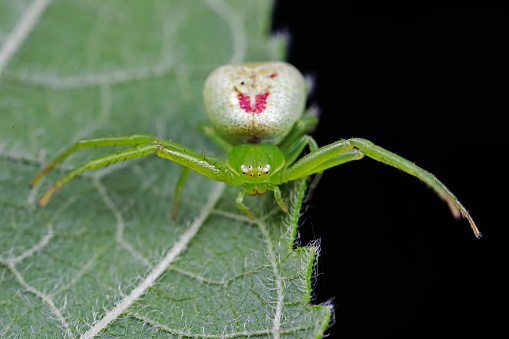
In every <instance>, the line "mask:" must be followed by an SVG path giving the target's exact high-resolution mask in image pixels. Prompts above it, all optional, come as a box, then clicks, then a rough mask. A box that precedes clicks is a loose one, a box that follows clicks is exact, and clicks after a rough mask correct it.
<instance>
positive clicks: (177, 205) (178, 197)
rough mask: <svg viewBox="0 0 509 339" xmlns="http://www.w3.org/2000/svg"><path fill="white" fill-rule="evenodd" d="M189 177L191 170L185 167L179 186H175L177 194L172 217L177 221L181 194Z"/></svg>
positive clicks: (174, 198)
mask: <svg viewBox="0 0 509 339" xmlns="http://www.w3.org/2000/svg"><path fill="white" fill-rule="evenodd" d="M188 175H189V168H188V167H185V166H183V167H182V171H181V172H180V176H179V180H178V182H177V186H175V194H174V195H173V208H172V210H171V217H172V219H175V218H176V217H177V213H178V210H179V207H180V192H181V191H182V188H183V187H184V184H185V183H186V179H187V176H188Z"/></svg>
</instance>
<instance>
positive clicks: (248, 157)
mask: <svg viewBox="0 0 509 339" xmlns="http://www.w3.org/2000/svg"><path fill="white" fill-rule="evenodd" d="M284 164H285V156H284V154H283V152H281V150H280V149H279V147H277V146H276V145H272V144H241V145H237V146H235V147H234V148H233V149H232V151H231V152H230V154H229V155H228V160H227V166H228V168H229V169H230V170H231V172H232V173H234V175H235V176H236V177H237V180H238V181H237V182H238V184H242V185H244V188H245V189H246V191H247V192H248V193H249V194H251V195H256V194H264V193H265V191H267V185H268V184H269V183H271V182H272V181H273V180H274V179H275V178H279V177H278V175H279V172H280V170H281V169H282V168H283V167H284ZM275 175H276V176H275Z"/></svg>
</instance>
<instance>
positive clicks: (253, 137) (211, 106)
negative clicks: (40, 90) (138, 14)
mask: <svg viewBox="0 0 509 339" xmlns="http://www.w3.org/2000/svg"><path fill="white" fill-rule="evenodd" d="M203 97H204V101H205V108H206V111H207V115H208V117H209V119H210V120H211V121H212V124H213V127H212V126H209V125H200V128H201V129H202V130H203V132H204V133H205V134H206V135H207V136H208V137H209V138H210V139H212V141H214V142H215V143H216V144H217V145H218V146H219V147H220V148H221V149H223V150H224V151H225V152H226V153H227V155H228V156H227V158H226V159H223V158H221V157H217V156H209V155H205V156H204V155H202V154H200V153H197V152H195V151H193V150H191V149H189V148H187V147H184V146H181V145H179V144H176V143H174V142H172V141H169V140H166V139H161V138H157V137H155V136H153V135H148V134H133V135H126V136H116V137H104V138H90V139H82V140H80V141H78V142H76V143H75V144H74V145H72V146H71V147H69V148H68V149H67V150H65V151H64V152H63V153H61V154H60V155H59V156H57V157H56V158H55V159H54V160H53V161H52V162H50V163H49V164H48V165H47V166H46V167H44V168H43V169H42V170H41V171H40V172H39V173H38V174H37V176H36V177H35V178H34V179H33V180H32V182H31V183H30V187H33V186H34V185H36V184H37V182H38V181H39V180H40V179H41V177H42V176H43V175H44V174H45V173H47V172H48V171H50V170H51V169H52V168H54V167H55V165H56V164H58V163H59V162H61V161H62V160H63V159H65V158H66V157H67V156H69V155H70V154H71V153H73V152H75V151H76V150H77V149H80V148H87V147H98V146H116V145H130V146H133V147H131V148H127V149H124V150H121V151H118V152H116V153H110V154H106V155H103V156H100V157H98V158H95V159H92V160H90V161H88V162H86V163H84V164H83V165H81V166H79V167H76V168H75V169H73V170H71V171H70V172H68V173H67V174H66V175H64V176H63V177H62V178H61V179H59V180H58V181H56V182H55V183H54V184H53V185H52V186H51V187H50V188H49V189H48V190H47V191H46V192H45V193H44V194H43V195H42V197H41V198H40V200H39V202H38V206H39V207H43V206H45V205H46V204H47V203H48V201H49V200H50V198H51V196H52V194H53V193H54V192H55V191H57V190H58V189H59V188H61V187H62V186H63V185H64V184H65V183H67V182H68V181H69V180H71V179H72V178H74V177H76V176H77V175H79V174H81V173H83V172H84V171H86V170H89V169H93V168H97V167H100V166H105V165H109V164H112V163H115V162H119V161H124V160H127V159H131V158H138V157H143V156H145V155H148V154H151V153H155V154H157V155H158V156H159V157H161V158H165V159H169V160H172V161H174V162H177V163H179V164H181V165H183V166H184V167H183V170H182V173H181V175H180V178H179V180H178V183H177V186H176V188H175V201H174V207H173V211H172V215H173V217H175V216H176V213H177V209H178V206H179V203H180V192H181V190H182V187H183V185H184V183H185V180H186V178H187V175H188V174H189V170H193V171H196V172H198V173H200V174H203V175H205V176H207V177H209V178H211V179H214V180H216V181H219V182H224V183H226V184H228V185H232V186H239V185H242V189H241V191H240V192H239V194H238V196H237V199H236V203H237V207H238V208H239V209H240V210H242V211H243V212H244V213H245V214H247V215H248V216H249V217H250V218H254V215H253V214H252V212H251V211H250V210H249V209H248V207H247V206H246V205H245V204H244V202H243V199H244V196H245V194H246V193H248V194H250V195H262V194H265V193H266V192H267V190H270V191H273V192H274V197H275V200H276V202H277V203H278V205H279V206H280V207H281V209H282V210H283V211H285V212H287V211H288V209H287V207H286V205H285V202H284V201H283V199H282V197H281V190H280V189H279V186H280V185H281V184H284V183H286V182H288V181H291V180H296V179H299V178H303V177H307V176H309V175H312V174H316V175H315V177H314V178H313V180H312V182H311V185H310V191H312V190H313V188H314V187H316V185H317V184H318V182H319V180H320V178H321V175H322V173H323V171H324V170H326V169H328V168H331V167H334V166H338V165H341V164H343V163H346V162H349V161H353V160H359V159H362V158H363V157H364V156H368V157H370V158H372V159H374V160H377V161H380V162H382V163H385V164H387V165H390V166H393V167H395V168H399V169H400V170H402V171H404V172H406V173H408V174H411V175H414V176H416V177H417V178H419V179H420V180H422V181H424V182H425V183H426V184H428V185H429V186H430V187H431V188H432V189H433V190H434V191H435V192H437V193H438V195H439V196H440V197H441V198H442V199H444V200H445V201H446V202H447V204H448V205H449V208H450V209H451V211H452V213H453V215H454V216H455V217H459V216H460V215H463V216H464V217H465V218H467V219H468V221H469V222H470V226H471V227H472V230H473V231H474V234H475V236H476V237H477V238H480V237H481V233H480V232H479V230H478V229H477V227H476V225H475V223H474V221H473V219H472V218H471V216H470V214H469V213H468V211H467V210H466V208H465V207H464V206H463V205H462V204H461V202H460V201H459V200H458V199H457V198H456V196H455V195H454V194H453V193H452V192H451V191H449V189H448V188H447V187H446V186H445V185H444V184H442V183H441V182H440V181H439V180H438V179H436V178H435V176H433V175H432V174H431V173H429V172H427V171H425V170H424V169H422V168H420V167H418V166H416V165H415V164H414V163H412V162H411V161H409V160H407V159H404V158H402V157H400V156H398V155H396V154H394V153H392V152H390V151H387V150H385V149H383V148H381V147H379V146H377V145H375V144H373V143H372V142H371V141H368V140H365V139H360V138H352V139H343V140H339V141H337V142H334V143H332V144H329V145H327V146H324V147H321V148H319V147H318V145H317V143H316V142H315V140H314V139H313V138H312V137H311V136H309V135H307V134H306V132H307V131H309V130H310V129H312V128H313V127H314V126H315V125H316V124H317V123H318V119H317V118H316V117H314V116H310V115H306V114H304V108H305V101H306V84H305V80H304V77H303V76H302V74H301V73H300V72H299V71H298V70H297V69H296V68H295V67H293V66H292V65H290V64H287V63H284V62H259V63H246V64H234V65H225V66H221V67H219V68H217V69H215V70H214V71H213V72H212V73H211V74H210V75H209V76H208V78H207V80H206V81H205V85H204V89H203ZM306 146H307V147H309V150H310V153H308V154H307V155H305V156H304V157H302V158H300V159H299V155H300V154H301V152H302V151H303V150H304V148H305V147H306Z"/></svg>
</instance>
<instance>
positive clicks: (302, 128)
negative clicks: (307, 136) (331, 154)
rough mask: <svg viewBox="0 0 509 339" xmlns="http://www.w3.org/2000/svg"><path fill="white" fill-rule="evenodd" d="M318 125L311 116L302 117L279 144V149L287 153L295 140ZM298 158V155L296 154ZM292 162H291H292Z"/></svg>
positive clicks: (316, 119)
mask: <svg viewBox="0 0 509 339" xmlns="http://www.w3.org/2000/svg"><path fill="white" fill-rule="evenodd" d="M316 124H318V118H316V117H314V116H311V115H309V114H308V116H304V117H302V118H301V119H300V120H298V121H297V122H296V123H295V125H294V126H293V128H292V129H291V130H290V132H289V133H288V134H287V135H286V137H285V138H284V139H283V140H282V141H281V142H280V143H279V145H278V146H279V148H280V149H281V150H282V151H283V153H287V152H288V151H289V150H290V148H291V147H292V146H293V145H294V144H295V142H296V141H297V140H299V138H300V137H301V136H302V135H303V134H304V133H305V132H307V131H309V130H310V129H313V128H314V127H315V126H316ZM297 156H298V154H297ZM292 162H293V161H292Z"/></svg>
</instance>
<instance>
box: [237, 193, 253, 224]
mask: <svg viewBox="0 0 509 339" xmlns="http://www.w3.org/2000/svg"><path fill="white" fill-rule="evenodd" d="M246 192H247V191H246V189H245V188H244V187H242V190H241V191H240V192H239V194H238V195H237V199H236V200H235V202H236V203H237V208H238V209H239V210H241V211H242V212H244V213H246V214H247V216H248V217H249V218H250V219H254V215H253V213H251V211H250V210H249V208H248V207H247V206H246V204H244V203H243V202H242V201H243V200H244V196H245V195H246Z"/></svg>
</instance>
